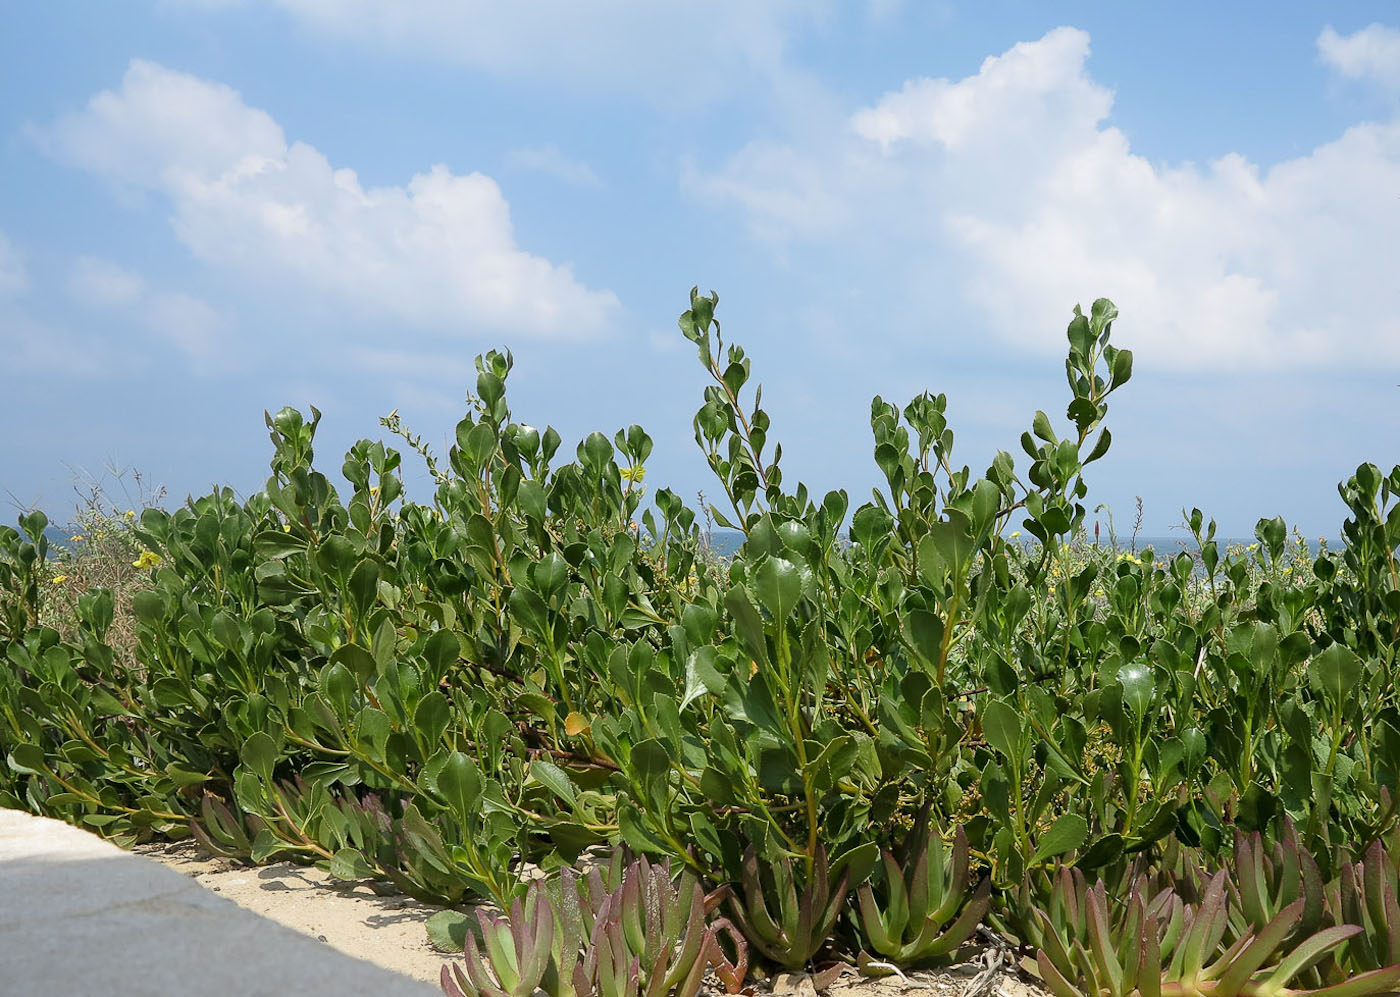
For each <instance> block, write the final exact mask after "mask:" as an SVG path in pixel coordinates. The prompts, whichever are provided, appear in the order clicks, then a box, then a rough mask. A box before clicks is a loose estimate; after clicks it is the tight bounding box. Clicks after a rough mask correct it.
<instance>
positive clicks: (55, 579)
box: [49, 575, 68, 585]
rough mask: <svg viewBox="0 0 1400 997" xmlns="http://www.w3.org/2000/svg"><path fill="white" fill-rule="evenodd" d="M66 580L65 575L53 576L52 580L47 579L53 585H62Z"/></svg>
mask: <svg viewBox="0 0 1400 997" xmlns="http://www.w3.org/2000/svg"><path fill="white" fill-rule="evenodd" d="M67 580H68V576H67V575H54V576H53V577H52V578H50V579H49V581H51V582H53V583H54V584H55V585H62V584H63V583H64V582H66V581H67Z"/></svg>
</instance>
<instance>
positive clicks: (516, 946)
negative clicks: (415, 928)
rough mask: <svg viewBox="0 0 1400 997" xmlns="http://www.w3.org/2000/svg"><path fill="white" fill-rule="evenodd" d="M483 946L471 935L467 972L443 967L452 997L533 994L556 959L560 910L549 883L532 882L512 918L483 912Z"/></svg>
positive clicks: (479, 915)
mask: <svg viewBox="0 0 1400 997" xmlns="http://www.w3.org/2000/svg"><path fill="white" fill-rule="evenodd" d="M477 921H478V923H479V924H480V926H481V939H482V944H481V946H478V945H477V941H476V938H475V936H474V935H473V934H471V933H470V932H469V933H468V934H467V937H466V959H465V971H463V967H462V966H459V965H457V964H456V963H453V964H452V965H451V966H450V967H449V966H444V967H442V976H441V982H442V990H443V993H445V994H447V997H530V995H531V994H533V993H534V992H535V991H536V990H537V989H539V986H540V984H541V982H543V980H544V976H545V972H546V971H547V970H548V969H549V964H550V960H551V959H552V958H553V946H554V933H555V930H554V924H555V912H554V908H553V905H552V904H551V903H550V900H549V897H548V895H547V894H546V893H545V889H544V886H543V884H541V883H539V882H535V883H532V884H531V886H530V889H529V890H528V891H527V892H526V894H525V899H524V901H523V902H522V901H521V900H520V899H519V898H517V899H516V900H515V902H514V903H512V904H511V909H510V916H509V917H502V916H500V915H498V914H488V913H486V912H485V911H480V910H479V911H477ZM483 949H484V950H485V951H484V952H483Z"/></svg>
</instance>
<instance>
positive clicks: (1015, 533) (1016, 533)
mask: <svg viewBox="0 0 1400 997" xmlns="http://www.w3.org/2000/svg"><path fill="white" fill-rule="evenodd" d="M1020 535H1021V531H1020V530H1012V531H1011V539H1012V540H1015V539H1016V538H1017V537H1019V536H1020Z"/></svg>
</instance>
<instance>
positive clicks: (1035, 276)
mask: <svg viewBox="0 0 1400 997" xmlns="http://www.w3.org/2000/svg"><path fill="white" fill-rule="evenodd" d="M1088 55H1089V38H1088V36H1087V35H1086V34H1085V33H1084V32H1082V31H1077V30H1074V29H1071V28H1059V29H1056V30H1054V31H1052V32H1050V33H1049V34H1047V35H1046V36H1045V37H1043V38H1041V39H1040V40H1038V41H1035V42H1027V43H1022V44H1019V45H1016V46H1015V47H1013V48H1012V49H1010V50H1009V51H1007V52H1006V53H1004V54H1002V55H1000V56H996V57H993V58H989V59H987V60H986V61H985V62H984V63H983V64H982V66H981V68H980V70H979V71H978V72H977V73H976V74H974V75H972V76H969V77H967V78H965V79H962V80H957V81H951V80H947V79H919V80H911V81H909V82H908V83H906V84H905V85H904V87H903V88H901V89H900V90H898V91H896V92H893V93H889V94H886V95H885V96H884V97H882V98H880V99H879V100H877V101H876V102H875V103H874V104H872V105H870V106H868V107H865V108H862V109H859V110H857V111H856V112H855V113H853V114H850V115H849V116H848V117H847V118H846V120H845V121H832V122H827V123H826V124H825V125H824V126H823V127H819V128H814V129H813V130H812V134H811V135H810V137H809V138H807V139H805V140H799V141H794V142H791V143H787V144H777V143H772V142H756V143H754V144H752V145H750V146H749V147H747V148H745V149H742V150H740V151H739V152H737V153H736V154H735V155H734V156H733V157H732V158H731V159H730V160H729V161H728V162H727V163H725V164H724V165H723V166H722V167H721V168H720V169H719V170H718V171H716V172H715V173H713V174H711V175H709V176H706V177H703V178H701V179H700V180H699V181H697V182H696V183H695V186H696V188H697V189H698V190H701V191H702V192H704V193H705V194H707V195H709V196H711V197H714V198H722V199H724V200H727V201H729V202H731V203H734V204H737V205H738V206H740V207H741V208H742V209H743V210H744V211H745V212H746V214H747V216H748V219H749V223H750V225H751V226H752V227H753V228H754V229H755V231H757V232H759V233H761V234H763V235H767V236H773V235H778V236H781V237H783V238H787V239H793V238H808V239H812V240H821V241H824V242H828V243H846V242H849V241H851V240H853V239H859V238H861V237H864V238H866V239H867V241H868V242H869V243H871V244H878V245H881V246H883V247H894V248H893V249H892V250H891V251H892V252H898V253H899V255H900V256H901V257H902V258H904V259H916V260H920V261H923V262H924V263H925V264H926V267H927V269H928V271H929V272H930V273H933V274H939V275H940V276H943V275H946V276H947V279H949V280H950V281H951V282H953V283H954V284H955V285H956V286H957V287H959V288H960V289H961V292H962V294H963V296H964V299H965V302H966V304H967V305H969V306H970V307H971V308H972V309H974V310H976V311H977V312H979V313H980V314H983V315H985V316H986V318H987V319H988V320H989V322H990V324H991V326H992V328H993V329H994V330H995V331H996V332H997V333H998V334H999V336H1000V337H1001V338H1002V339H1003V340H1004V341H1007V342H1011V343H1014V344H1017V345H1019V346H1024V347H1029V348H1031V349H1039V350H1044V351H1045V352H1052V351H1053V352H1058V351H1059V350H1060V349H1061V348H1062V340H1063V334H1062V331H1061V330H1062V329H1063V325H1062V323H1061V322H1059V321H1058V320H1057V319H1056V317H1059V316H1064V315H1065V313H1066V311H1067V309H1068V307H1069V305H1071V304H1073V303H1074V302H1076V301H1079V302H1082V303H1083V304H1084V305H1085V306H1087V305H1088V304H1089V302H1090V301H1091V300H1092V299H1093V298H1094V297H1097V296H1100V295H1103V296H1108V297H1111V298H1113V299H1114V300H1115V301H1116V302H1117V304H1118V305H1119V308H1120V310H1121V311H1122V314H1123V317H1124V318H1123V321H1122V322H1121V323H1120V326H1121V328H1120V333H1119V338H1120V340H1121V341H1122V342H1123V343H1124V344H1125V345H1132V346H1133V347H1134V348H1135V349H1137V350H1138V352H1139V353H1140V354H1142V355H1146V356H1148V357H1150V358H1151V359H1152V360H1153V362H1154V363H1156V364H1159V365H1177V366H1185V367H1193V366H1197V365H1200V364H1203V363H1217V364H1232V365H1238V366H1255V365H1287V364H1305V363H1313V362H1318V361H1324V360H1326V361H1339V362H1347V363H1355V362H1358V357H1365V358H1366V362H1369V363H1376V362H1383V363H1387V364H1395V363H1400V302H1397V301H1396V300H1395V298H1394V295H1393V293H1391V290H1390V289H1391V288H1392V287H1393V283H1394V281H1393V273H1392V272H1391V271H1392V269H1393V267H1392V264H1391V261H1392V260H1393V259H1394V254H1393V240H1394V233H1395V232H1396V231H1400V197H1397V191H1400V121H1391V122H1387V123H1365V124H1359V125H1357V126H1355V127H1353V128H1351V129H1349V130H1348V131H1347V132H1346V133H1345V134H1343V135H1342V136H1340V137H1339V138H1337V139H1336V140H1335V141H1333V142H1330V143H1328V144H1326V145H1323V146H1321V147H1319V148H1317V149H1315V150H1313V151H1312V152H1311V153H1310V154H1308V155H1306V156H1302V157H1299V158H1296V159H1293V160H1289V161H1286V162H1282V163H1279V164H1277V165H1274V166H1272V167H1271V168H1268V169H1261V168H1260V167H1259V166H1257V165H1255V164H1253V163H1250V162H1249V161H1247V160H1246V159H1244V158H1243V157H1242V156H1239V155H1237V154H1233V153H1227V154H1225V155H1222V156H1221V157H1220V158H1219V159H1216V160H1214V161H1212V162H1210V163H1208V164H1206V165H1204V166H1197V165H1195V164H1190V163H1187V164H1182V165H1178V166H1163V165H1159V164H1154V163H1151V162H1149V161H1148V160H1146V159H1144V158H1143V157H1141V156H1139V155H1136V154H1135V153H1134V152H1133V151H1132V149H1131V147H1130V144H1129V142H1128V139H1127V136H1126V135H1124V134H1123V132H1121V131H1120V130H1119V129H1117V128H1115V127H1112V126H1111V125H1109V124H1107V123H1106V120H1107V118H1108V116H1109V114H1110V112H1111V110H1112V106H1113V94H1112V92H1111V91H1110V90H1108V89H1107V88H1105V87H1104V86H1102V85H1101V84H1099V83H1097V82H1096V81H1095V80H1094V79H1093V78H1092V77H1091V76H1090V74H1089V73H1088V71H1087V68H1086V61H1087V59H1088ZM833 136H835V137H833Z"/></svg>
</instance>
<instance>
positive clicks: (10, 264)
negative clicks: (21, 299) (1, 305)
mask: <svg viewBox="0 0 1400 997" xmlns="http://www.w3.org/2000/svg"><path fill="white" fill-rule="evenodd" d="M27 290H29V271H28V270H27V269H26V268H25V266H24V257H22V256H21V255H20V252H19V250H18V249H16V248H15V247H14V245H13V244H12V243H11V242H10V240H9V239H7V238H5V233H3V232H0V298H7V297H11V296H17V295H20V294H23V293H24V292H25V291H27Z"/></svg>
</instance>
